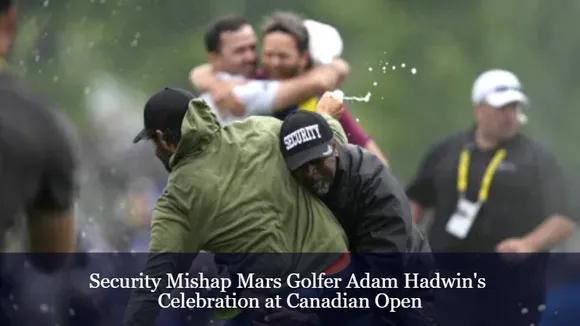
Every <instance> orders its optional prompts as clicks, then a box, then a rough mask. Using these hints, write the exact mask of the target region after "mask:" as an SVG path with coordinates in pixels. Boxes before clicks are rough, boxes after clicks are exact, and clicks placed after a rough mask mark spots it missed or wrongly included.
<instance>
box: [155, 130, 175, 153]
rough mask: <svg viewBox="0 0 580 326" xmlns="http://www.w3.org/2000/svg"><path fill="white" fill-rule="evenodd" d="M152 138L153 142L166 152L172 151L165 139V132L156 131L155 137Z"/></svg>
mask: <svg viewBox="0 0 580 326" xmlns="http://www.w3.org/2000/svg"><path fill="white" fill-rule="evenodd" d="M152 138H153V141H154V142H155V145H157V147H160V148H161V149H163V150H166V151H169V150H171V146H170V145H169V143H168V142H167V140H166V139H165V135H164V134H163V131H161V130H155V135H154V136H153V137H152Z"/></svg>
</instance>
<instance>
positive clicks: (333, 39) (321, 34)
mask: <svg viewBox="0 0 580 326" xmlns="http://www.w3.org/2000/svg"><path fill="white" fill-rule="evenodd" d="M304 27H306V30H307V31H308V38H309V45H308V51H309V52H310V57H311V58H312V61H314V64H315V65H321V64H328V63H330V62H332V59H334V58H336V57H340V55H341V54H342V49H343V42H342V37H341V36H340V33H339V32H338V30H337V29H336V28H335V27H333V26H331V25H328V24H324V23H321V22H319V21H315V20H312V19H306V20H304Z"/></svg>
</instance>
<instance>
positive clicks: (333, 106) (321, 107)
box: [316, 92, 344, 119]
mask: <svg viewBox="0 0 580 326" xmlns="http://www.w3.org/2000/svg"><path fill="white" fill-rule="evenodd" d="M343 110H344V108H343V106H342V101H341V100H339V99H336V98H334V97H333V96H332V95H331V92H325V93H324V95H322V98H320V101H318V104H317V105H316V112H318V113H319V114H328V115H330V116H332V117H333V118H335V119H340V116H341V115H342V111H343Z"/></svg>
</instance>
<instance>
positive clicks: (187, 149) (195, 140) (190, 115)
mask: <svg viewBox="0 0 580 326" xmlns="http://www.w3.org/2000/svg"><path fill="white" fill-rule="evenodd" d="M220 131H221V126H220V124H219V122H218V119H217V117H216V116H215V115H214V114H213V113H212V112H211V110H210V108H209V106H208V105H207V104H206V103H205V102H204V101H203V100H201V99H200V98H196V99H193V100H191V102H189V108H188V109H187V113H186V114H185V117H184V118H183V123H182V125H181V139H180V140H179V144H178V145H177V150H176V151H175V154H173V156H171V159H170V160H169V166H170V168H173V167H174V166H175V165H177V164H178V163H179V161H180V160H182V159H183V158H185V157H192V156H199V155H201V154H203V152H204V151H205V150H207V148H208V147H209V145H210V144H211V142H212V141H213V140H214V139H216V138H217V137H219V133H220Z"/></svg>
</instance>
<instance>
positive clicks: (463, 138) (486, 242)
mask: <svg viewBox="0 0 580 326" xmlns="http://www.w3.org/2000/svg"><path fill="white" fill-rule="evenodd" d="M472 101H473V104H474V105H475V116H476V125H475V127H474V128H472V129H469V130H467V131H464V132H460V133H458V134H455V135H452V136H450V137H448V138H446V139H444V140H443V141H440V142H438V143H436V144H435V145H433V146H432V147H431V149H430V150H429V152H428V153H427V155H426V157H425V158H424V160H423V162H422V164H421V165H420V167H419V171H418V173H417V175H416V177H415V179H414V180H413V181H412V182H411V184H410V185H409V186H408V189H407V193H408V196H409V199H410V200H411V209H412V215H413V219H414V220H415V221H416V222H418V221H420V220H421V218H422V217H423V214H424V211H425V210H426V209H429V208H433V209H434V211H435V212H434V222H433V225H432V227H431V229H430V232H429V233H430V237H429V240H430V243H431V245H432V249H433V252H436V253H441V252H447V253H449V252H471V253H473V252H477V253H485V252H499V253H533V252H543V251H547V250H548V249H549V248H550V246H551V245H553V244H554V243H556V242H558V241H560V240H562V239H563V238H565V237H566V236H567V235H569V234H570V233H571V231H572V229H573V226H574V223H573V222H572V221H571V219H570V215H571V214H570V213H569V204H568V201H567V194H568V189H567V186H566V182H565V180H564V176H563V172H562V169H561V168H560V166H559V165H558V163H557V162H556V158H555V157H554V155H552V154H551V153H549V152H548V151H547V150H546V149H545V148H543V147H541V146H540V145H539V144H538V143H536V142H535V141H533V140H531V139H530V138H528V137H526V136H525V135H523V134H521V133H520V132H519V126H520V124H521V122H522V119H523V118H524V117H525V116H524V115H523V113H522V112H521V107H522V106H523V105H525V104H526V103H527V102H528V98H527V96H526V95H525V93H524V92H523V89H522V86H521V84H520V81H519V79H518V78H517V77H516V76H515V75H514V74H513V73H511V72H509V71H505V70H490V71H487V72H485V73H483V74H482V75H480V76H479V77H478V78H477V80H476V81H475V83H474V85H473V91H472ZM455 260H456V261H455V263H457V260H459V259H455ZM498 268H499V267H498ZM530 268H535V269H536V270H535V271H533V272H532V271H529V269H528V270H527V271H528V274H532V273H533V274H536V275H537V277H536V279H534V280H533V281H532V280H526V281H525V282H528V281H530V282H533V284H534V285H537V284H542V283H543V276H542V275H543V274H542V273H543V271H542V268H541V267H539V265H534V267H530ZM455 272H457V270H456V271H455ZM525 274H526V273H523V274H521V276H522V277H523V276H526V277H527V275H525ZM509 277H511V276H508V275H507V274H501V277H500V278H502V280H503V281H505V280H508V279H509ZM517 277H520V276H517ZM509 280H510V281H511V279H509ZM522 282H524V280H522ZM522 284H523V283H522ZM508 285H509V283H508ZM524 288H525V287H524ZM529 289H530V291H531V292H534V291H536V290H538V291H536V292H534V293H531V292H530V293H528V295H527V297H528V299H530V300H532V299H533V300H532V301H534V300H536V299H537V300H541V299H542V298H543V294H542V293H541V292H542V291H543V288H542V289H540V286H539V285H538V286H532V287H530V288H529ZM504 290H505V291H508V290H507V289H505V288H504ZM505 291H504V292H505ZM472 296H473V295H472ZM493 298H494V299H493V300H491V301H486V302H485V303H482V302H478V303H476V302H472V303H473V305H475V306H477V305H479V306H485V305H487V306H488V307H489V304H491V303H490V302H493V304H498V307H499V308H498V309H511V310H510V311H512V312H514V311H515V312H517V315H519V316H514V318H516V317H517V318H520V319H521V318H522V314H521V313H520V310H521V309H522V308H521V307H520V308H517V307H515V306H512V305H511V303H510V304H505V302H503V303H501V302H502V301H501V300H498V298H497V297H495V294H494V297H493ZM469 299H470V298H467V297H465V295H459V296H457V297H455V299H454V300H457V301H456V302H455V303H457V304H467V302H469ZM539 303H541V302H539ZM539 303H536V305H535V307H537V305H538V304H539ZM516 304H517V303H514V305H516ZM451 305H452V304H451V303H450V304H449V305H447V306H451ZM443 306H446V305H445V304H440V303H438V307H443ZM455 307H457V306H455ZM454 310H455V312H449V316H447V317H452V318H454V319H453V320H452V321H451V323H449V324H447V325H454V324H457V325H459V321H460V320H461V315H463V316H464V317H465V318H470V319H471V320H463V324H465V325H468V324H470V323H471V322H473V318H483V317H484V316H485V314H483V313H482V315H480V316H478V315H477V314H476V313H473V312H472V311H471V310H469V309H454ZM532 310H534V312H535V310H536V309H530V311H531V312H532ZM444 314H445V313H444ZM532 314H533V313H530V314H527V316H526V318H532V316H531V315H532ZM451 315H453V316H451ZM502 318H503V317H502ZM506 318H507V317H506ZM510 318H511V317H510ZM534 318H535V317H534ZM443 321H444V320H441V319H440V320H439V322H440V323H441V324H443V325H446V323H445V322H443ZM519 321H520V320H519V319H518V322H519ZM526 322H527V325H529V324H530V323H535V320H531V321H530V320H526ZM494 324H496V325H499V324H498V323H495V320H494ZM500 324H501V323H500Z"/></svg>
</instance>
